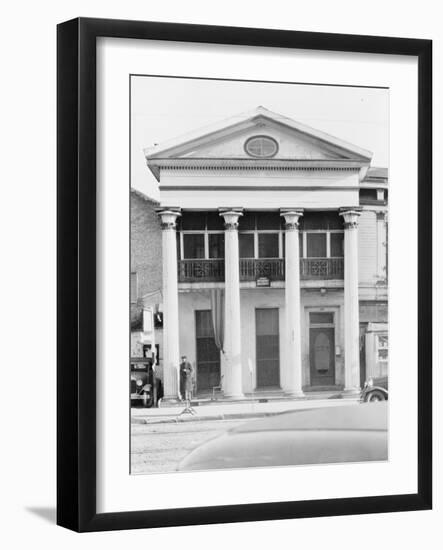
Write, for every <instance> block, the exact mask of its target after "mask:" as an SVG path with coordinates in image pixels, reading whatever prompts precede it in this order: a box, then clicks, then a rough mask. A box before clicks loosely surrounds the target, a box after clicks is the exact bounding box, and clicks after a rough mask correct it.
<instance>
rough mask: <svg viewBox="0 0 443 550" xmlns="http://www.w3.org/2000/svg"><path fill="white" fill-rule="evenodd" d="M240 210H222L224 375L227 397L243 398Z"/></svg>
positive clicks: (224, 389) (224, 388) (224, 387)
mask: <svg viewBox="0 0 443 550" xmlns="http://www.w3.org/2000/svg"><path fill="white" fill-rule="evenodd" d="M242 215H243V214H242V212H241V211H240V210H224V211H221V212H220V216H223V218H224V220H225V333H224V344H223V348H224V372H223V374H224V378H223V392H224V395H225V397H231V398H237V399H241V398H242V397H243V388H242V362H241V322H240V272H239V269H240V267H239V253H238V218H239V217H240V216H242Z"/></svg>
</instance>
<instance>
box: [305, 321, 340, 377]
mask: <svg viewBox="0 0 443 550" xmlns="http://www.w3.org/2000/svg"><path fill="white" fill-rule="evenodd" d="M334 332H335V331H334V328H333V327H315V328H313V327H311V328H310V329H309V348H310V350H309V351H310V353H309V355H310V370H311V386H332V385H334V384H335V334H334Z"/></svg>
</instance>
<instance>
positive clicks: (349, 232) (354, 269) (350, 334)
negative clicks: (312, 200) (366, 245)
mask: <svg viewBox="0 0 443 550" xmlns="http://www.w3.org/2000/svg"><path fill="white" fill-rule="evenodd" d="M360 210H361V209H359V208H358V207H353V208H341V209H340V215H341V216H343V219H344V226H345V251H344V256H345V257H344V262H345V281H344V284H345V303H344V315H345V319H344V327H345V391H347V392H349V393H357V392H359V391H360V324H359V312H358V307H359V305H358V218H359V216H360Z"/></svg>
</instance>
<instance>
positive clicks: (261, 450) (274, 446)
mask: <svg viewBox="0 0 443 550" xmlns="http://www.w3.org/2000/svg"><path fill="white" fill-rule="evenodd" d="M387 411H388V409H387V403H386V402H381V403H369V404H359V405H355V406H353V405H346V406H341V407H328V408H321V409H318V408H317V409H310V410H306V409H305V410H300V411H294V412H288V413H281V414H277V415H275V416H272V417H269V418H265V419H261V420H256V421H249V422H246V423H245V424H242V425H241V426H238V427H237V428H234V429H232V430H230V431H228V432H226V433H225V434H223V435H221V436H219V437H216V438H215V439H212V440H210V441H209V442H207V443H205V444H203V445H201V446H200V447H198V448H197V449H195V450H194V451H192V452H191V453H190V454H189V455H188V456H187V457H185V459H184V460H183V461H182V462H181V463H180V465H179V467H178V469H179V470H182V471H183V470H208V469H221V468H248V467H265V466H289V465H302V464H330V463H337V462H362V461H379V460H387V456H388V449H387Z"/></svg>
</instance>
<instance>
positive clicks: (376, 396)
mask: <svg viewBox="0 0 443 550" xmlns="http://www.w3.org/2000/svg"><path fill="white" fill-rule="evenodd" d="M385 400H386V397H385V394H384V393H383V392H381V391H379V390H374V391H371V392H370V393H368V395H367V396H366V397H365V401H366V402H367V403H369V402H372V401H385Z"/></svg>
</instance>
